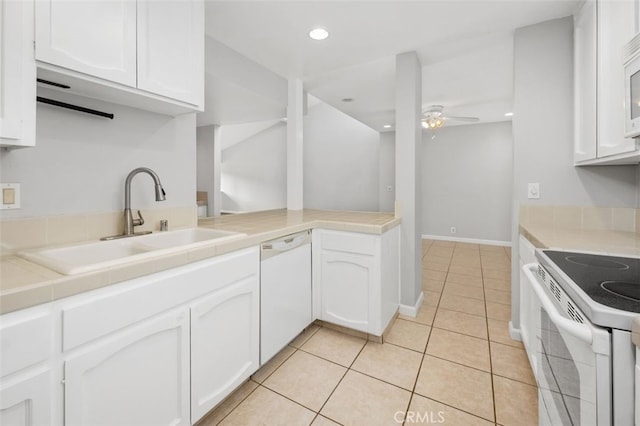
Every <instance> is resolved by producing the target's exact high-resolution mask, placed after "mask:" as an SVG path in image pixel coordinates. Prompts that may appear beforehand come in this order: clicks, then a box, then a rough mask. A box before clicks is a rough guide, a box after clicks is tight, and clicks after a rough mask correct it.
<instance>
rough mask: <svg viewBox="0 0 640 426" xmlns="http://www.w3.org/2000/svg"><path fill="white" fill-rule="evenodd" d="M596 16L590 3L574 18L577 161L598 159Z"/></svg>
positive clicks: (593, 2) (585, 4) (590, 1)
mask: <svg viewBox="0 0 640 426" xmlns="http://www.w3.org/2000/svg"><path fill="white" fill-rule="evenodd" d="M596 16H597V14H596V2H595V0H588V1H586V2H585V3H584V5H583V6H582V8H581V9H580V10H579V11H578V13H576V15H575V17H574V29H573V31H574V47H573V48H574V73H573V75H574V114H575V120H574V143H575V155H574V160H575V161H576V162H578V161H583V160H591V159H593V158H596V155H597V152H596V144H597V142H596V68H597V66H598V65H597V54H596V49H597V47H596V46H597V43H598V38H597V34H598V32H597V25H598V23H597V17H596Z"/></svg>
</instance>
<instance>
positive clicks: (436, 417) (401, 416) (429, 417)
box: [393, 411, 445, 425]
mask: <svg viewBox="0 0 640 426" xmlns="http://www.w3.org/2000/svg"><path fill="white" fill-rule="evenodd" d="M393 419H394V420H395V421H396V423H402V422H405V424H407V423H408V424H410V423H420V424H428V425H431V424H438V423H444V421H445V420H444V411H424V412H419V411H396V413H395V414H394V415H393Z"/></svg>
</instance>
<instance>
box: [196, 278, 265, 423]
mask: <svg viewBox="0 0 640 426" xmlns="http://www.w3.org/2000/svg"><path fill="white" fill-rule="evenodd" d="M242 272H243V274H242V276H241V277H240V279H237V280H235V281H234V282H232V283H229V284H227V285H225V287H224V288H223V289H222V290H219V291H216V292H214V293H213V294H211V295H209V296H206V297H204V298H202V299H201V300H199V301H198V302H197V303H194V304H193V305H192V306H191V420H192V423H195V422H196V421H198V420H199V419H200V418H201V417H202V416H204V415H205V414H206V413H207V412H208V411H209V410H211V409H212V408H213V407H215V406H216V405H217V404H218V403H219V402H221V401H222V400H223V399H224V398H225V397H226V396H227V395H229V394H230V393H231V392H232V391H233V390H234V389H235V388H236V387H238V386H239V385H240V384H241V383H242V382H243V381H245V380H246V379H248V378H249V376H250V375H251V374H253V373H254V372H255V371H256V370H257V369H258V367H259V349H260V341H259V330H260V328H259V327H260V322H259V321H260V294H259V285H260V282H259V275H258V271H257V270H254V271H251V273H250V275H246V274H245V272H246V271H242ZM234 278H235V277H234Z"/></svg>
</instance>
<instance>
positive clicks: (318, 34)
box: [309, 27, 329, 40]
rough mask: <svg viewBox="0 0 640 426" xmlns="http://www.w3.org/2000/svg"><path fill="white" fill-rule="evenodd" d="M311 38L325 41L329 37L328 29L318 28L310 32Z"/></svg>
mask: <svg viewBox="0 0 640 426" xmlns="http://www.w3.org/2000/svg"><path fill="white" fill-rule="evenodd" d="M309 37H311V38H312V39H314V40H324V39H325V38H327V37H329V31H327V29H326V28H322V27H318V28H314V29H312V30H311V31H309Z"/></svg>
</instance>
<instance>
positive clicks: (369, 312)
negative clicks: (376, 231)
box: [313, 227, 400, 336]
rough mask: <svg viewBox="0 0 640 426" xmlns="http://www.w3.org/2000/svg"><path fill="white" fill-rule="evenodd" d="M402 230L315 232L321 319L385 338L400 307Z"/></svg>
mask: <svg viewBox="0 0 640 426" xmlns="http://www.w3.org/2000/svg"><path fill="white" fill-rule="evenodd" d="M398 248H399V228H397V227H396V228H393V229H391V230H389V231H387V232H385V233H384V234H382V235H371V234H360V233H354V232H342V231H328V230H322V229H316V230H314V231H313V293H314V294H313V299H314V315H315V317H317V318H319V319H321V320H323V321H327V322H330V323H333V324H337V325H341V326H344V327H348V328H352V329H355V330H359V331H363V332H366V333H370V334H374V335H377V336H380V335H381V334H382V332H383V331H384V329H385V328H386V326H387V324H388V323H389V321H390V320H391V318H392V317H393V315H394V314H395V312H396V311H397V310H398V306H399V265H400V258H399V250H398Z"/></svg>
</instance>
